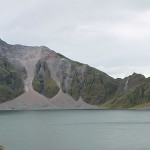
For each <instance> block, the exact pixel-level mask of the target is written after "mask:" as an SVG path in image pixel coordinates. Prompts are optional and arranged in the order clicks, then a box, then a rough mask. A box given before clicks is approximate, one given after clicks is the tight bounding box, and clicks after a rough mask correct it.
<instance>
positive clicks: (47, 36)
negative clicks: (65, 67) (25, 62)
mask: <svg viewBox="0 0 150 150" xmlns="http://www.w3.org/2000/svg"><path fill="white" fill-rule="evenodd" d="M0 38H1V39H3V40H4V41H6V42H7V43H10V44H23V45H38V46H41V45H45V46H47V47H49V48H50V49H53V50H55V51H56V52H59V53H62V54H63V55H65V56H66V57H69V58H71V59H73V60H76V61H80V62H83V63H86V64H89V65H90V66H93V67H96V68H98V69H100V70H102V71H104V72H106V73H107V74H109V75H111V76H112V77H115V78H116V77H125V76H127V75H130V74H132V73H133V72H137V73H142V74H144V75H146V76H150V1H149V0H0Z"/></svg>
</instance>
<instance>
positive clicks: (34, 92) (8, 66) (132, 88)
mask: <svg viewBox="0 0 150 150" xmlns="http://www.w3.org/2000/svg"><path fill="white" fill-rule="evenodd" d="M149 93H150V79H149V78H145V77H144V76H143V75H140V74H136V73H134V74H133V75H131V76H129V77H126V78H124V79H113V78H112V77H110V76H108V75H107V74H105V73H104V72H102V71H99V70H97V69H95V68H92V67H90V66H88V65H85V64H82V63H79V62H75V61H72V60H70V59H68V58H66V57H65V56H63V55H61V54H58V53H56V52H54V51H52V50H50V49H48V48H47V47H44V46H41V47H32V46H22V45H9V44H7V43H6V42H4V41H2V40H0V102H1V103H2V104H0V106H3V107H4V106H5V108H6V107H10V105H11V108H14V109H16V106H19V108H20V109H21V108H26V109H28V107H30V108H31V109H32V108H33V107H34V106H35V105H36V106H37V107H42V108H43V107H45V108H62V107H61V106H63V108H82V107H83V106H85V107H84V108H89V107H90V106H91V104H92V105H100V106H103V107H106V108H130V107H134V106H137V105H141V104H146V103H149V100H150V94H149ZM18 96H19V97H18ZM14 98H16V99H14ZM12 99H13V100H12ZM18 99H19V100H18ZM10 100H12V101H10ZM6 101H9V102H8V103H7V102H6ZM3 102H6V103H3ZM88 104H90V105H88ZM22 106H24V107H22ZM0 108H1V107H0ZM91 108H92V107H91Z"/></svg>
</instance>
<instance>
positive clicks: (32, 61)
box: [0, 41, 96, 110]
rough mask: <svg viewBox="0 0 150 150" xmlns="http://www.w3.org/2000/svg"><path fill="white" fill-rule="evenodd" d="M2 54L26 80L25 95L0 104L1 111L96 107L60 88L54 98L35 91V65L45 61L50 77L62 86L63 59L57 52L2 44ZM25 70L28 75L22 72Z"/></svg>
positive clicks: (43, 48)
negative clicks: (60, 72)
mask: <svg viewBox="0 0 150 150" xmlns="http://www.w3.org/2000/svg"><path fill="white" fill-rule="evenodd" d="M1 43H2V44H1V46H0V54H1V57H3V58H4V57H5V58H6V59H7V61H9V62H10V63H12V64H13V66H14V68H15V69H16V70H17V71H18V73H20V75H22V80H23V81H24V88H25V93H24V94H22V95H20V96H19V97H17V98H15V99H13V100H9V101H7V102H4V103H1V104H0V109H1V110H5V109H26V110H30V109H31V110H32V109H76V108H77V109H78V108H79V109H80V108H85V109H88V108H96V106H92V105H89V104H87V103H85V102H83V101H82V100H78V101H75V100H74V99H73V98H72V97H71V96H69V95H68V94H67V93H63V92H62V90H61V88H60V91H59V92H58V94H57V95H55V96H54V97H53V98H47V97H45V96H44V95H42V94H40V93H38V92H36V91H35V90H34V89H33V87H32V81H33V79H34V77H35V69H36V68H35V66H36V64H37V62H38V61H39V60H40V59H42V60H44V61H45V62H47V66H48V68H49V72H50V76H51V77H52V79H53V80H54V81H55V82H56V83H57V85H58V86H59V87H60V84H61V81H60V79H59V76H58V74H59V71H60V65H61V64H62V62H63V61H62V59H61V58H60V57H59V56H57V54H56V53H55V52H54V51H51V50H50V49H48V48H46V47H31V46H21V45H9V44H7V43H5V42H3V41H1ZM23 68H25V70H26V74H23V73H22V70H23Z"/></svg>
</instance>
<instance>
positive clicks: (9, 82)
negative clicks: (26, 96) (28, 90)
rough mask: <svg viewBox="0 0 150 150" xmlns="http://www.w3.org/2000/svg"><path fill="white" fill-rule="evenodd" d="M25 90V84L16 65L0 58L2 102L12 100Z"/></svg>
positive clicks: (0, 94)
mask: <svg viewBox="0 0 150 150" xmlns="http://www.w3.org/2000/svg"><path fill="white" fill-rule="evenodd" d="M23 92H24V84H23V81H22V79H21V77H20V76H19V74H18V73H17V72H16V71H15V69H14V67H13V66H12V65H11V64H10V63H9V62H7V61H6V60H2V59H0V103H2V102H5V101H8V100H11V99H13V98H15V97H17V96H19V95H21V94H22V93H23Z"/></svg>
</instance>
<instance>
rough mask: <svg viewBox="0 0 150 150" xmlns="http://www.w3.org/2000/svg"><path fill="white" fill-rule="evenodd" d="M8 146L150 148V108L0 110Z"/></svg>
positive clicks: (11, 149)
mask: <svg viewBox="0 0 150 150" xmlns="http://www.w3.org/2000/svg"><path fill="white" fill-rule="evenodd" d="M0 144H1V145H3V146H4V147H5V150H149V149H150V111H133V110H54V111H5V112H4V111H0Z"/></svg>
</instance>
